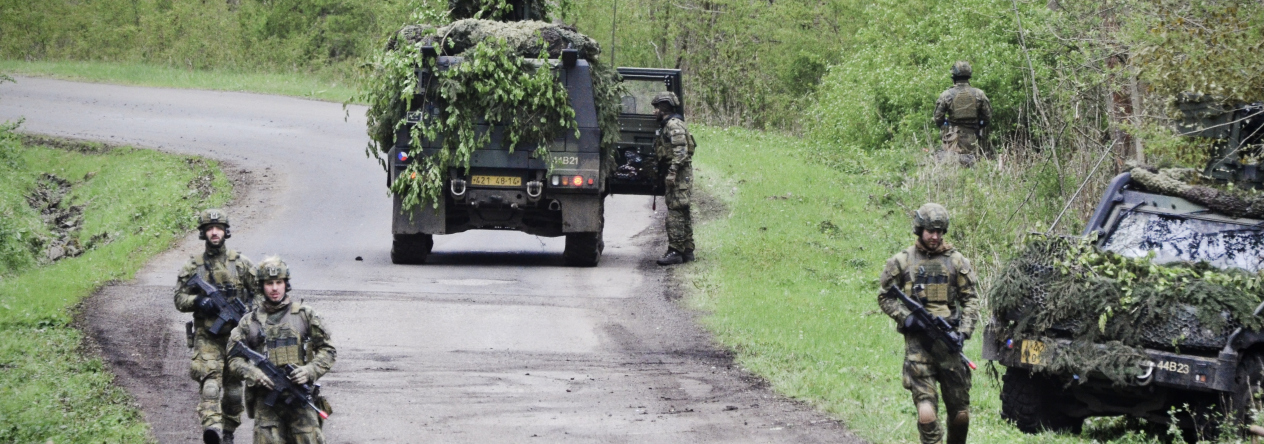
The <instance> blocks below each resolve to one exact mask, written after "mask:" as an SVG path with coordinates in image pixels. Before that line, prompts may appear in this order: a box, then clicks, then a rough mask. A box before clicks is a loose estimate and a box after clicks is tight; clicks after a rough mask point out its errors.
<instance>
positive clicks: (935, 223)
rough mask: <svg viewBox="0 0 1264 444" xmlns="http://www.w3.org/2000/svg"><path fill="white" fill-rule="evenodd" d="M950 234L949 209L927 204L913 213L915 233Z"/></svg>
mask: <svg viewBox="0 0 1264 444" xmlns="http://www.w3.org/2000/svg"><path fill="white" fill-rule="evenodd" d="M926 229H930V230H933V231H940V232H944V233H947V232H948V209H947V208H944V206H943V205H940V204H937V203H927V204H925V205H922V206H921V207H920V208H918V209H917V211H914V212H913V233H914V234H917V235H918V236H921V235H922V230H926Z"/></svg>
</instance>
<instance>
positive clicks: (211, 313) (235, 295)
mask: <svg viewBox="0 0 1264 444" xmlns="http://www.w3.org/2000/svg"><path fill="white" fill-rule="evenodd" d="M198 232H199V235H198V237H199V238H201V239H202V240H204V241H206V249H205V251H203V253H202V254H201V255H197V256H193V257H191V258H189V262H188V263H187V264H185V266H184V268H182V269H180V275H179V277H178V278H177V280H176V281H177V285H176V291H175V304H176V309H177V310H180V311H182V312H185V313H189V312H192V313H193V322H190V323H188V324H186V325H185V328H186V332H187V334H188V335H189V346H190V347H192V348H193V362H192V363H191V364H190V365H189V376H190V377H192V378H193V380H194V381H197V383H198V387H199V390H198V395H199V397H200V400H199V401H198V406H197V413H198V418H199V419H200V420H201V422H202V440H203V442H206V443H211V444H218V443H220V442H224V443H229V444H231V443H232V442H233V432H234V431H236V430H237V426H239V425H241V411H242V408H243V405H242V383H241V379H238V378H237V377H235V376H234V375H231V374H227V373H225V372H224V369H225V366H226V365H227V363H228V355H227V344H228V333H229V331H231V330H232V328H233V327H234V326H235V322H236V320H235V319H232V315H231V313H229V311H234V310H232V308H245V309H247V310H248V309H249V308H250V307H252V306H253V305H254V299H255V295H254V289H255V277H254V265H253V264H251V263H250V259H247V258H246V257H245V256H243V255H241V254H240V253H238V252H236V251H234V250H229V249H228V248H227V247H225V246H224V242H225V241H226V240H228V238H229V237H232V233H231V232H230V231H229V225H228V214H227V213H225V212H224V211H223V210H219V209H215V208H210V209H206V210H204V211H202V212H201V213H200V214H199V215H198ZM198 284H201V285H198ZM241 311H244V310H236V312H237V314H238V316H240V312H241Z"/></svg>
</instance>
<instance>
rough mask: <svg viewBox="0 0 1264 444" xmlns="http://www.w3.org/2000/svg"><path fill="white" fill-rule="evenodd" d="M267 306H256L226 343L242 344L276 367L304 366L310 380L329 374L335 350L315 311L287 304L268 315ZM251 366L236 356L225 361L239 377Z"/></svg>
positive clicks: (335, 356)
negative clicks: (309, 375) (264, 357)
mask: <svg viewBox="0 0 1264 444" xmlns="http://www.w3.org/2000/svg"><path fill="white" fill-rule="evenodd" d="M267 305H268V304H267V303H263V304H259V307H258V308H255V310H254V311H253V312H251V314H250V316H249V317H248V318H247V319H246V320H243V321H242V322H241V323H240V324H238V325H237V328H234V329H233V332H232V335H231V336H229V338H228V343H229V344H236V343H238V342H242V343H244V344H245V345H246V346H248V347H250V348H251V349H252V350H254V351H257V352H259V353H261V354H263V355H265V356H267V357H268V361H271V362H272V363H273V364H275V365H276V366H278V367H281V366H285V365H287V364H294V365H297V366H304V367H307V369H308V370H309V371H310V374H311V375H312V376H311V377H312V380H313V381H315V380H316V379H319V378H320V377H321V376H324V375H325V373H328V372H329V369H330V368H331V367H333V365H334V360H335V359H336V358H337V350H335V349H334V346H333V344H331V343H330V342H329V340H330V337H329V330H326V329H325V324H324V322H323V321H321V318H320V315H318V314H316V310H315V309H313V308H312V307H311V306H308V305H305V304H303V303H301V302H299V303H295V302H287V303H285V305H282V306H279V307H276V308H273V309H271V310H272V312H271V313H269V307H268V306H267ZM251 365H252V364H250V362H249V361H247V360H246V359H244V358H242V357H239V356H234V357H233V358H231V359H229V360H228V368H229V370H230V371H232V372H233V373H236V374H237V375H240V376H242V377H245V375H246V372H245V370H246V368H247V367H250V366H251Z"/></svg>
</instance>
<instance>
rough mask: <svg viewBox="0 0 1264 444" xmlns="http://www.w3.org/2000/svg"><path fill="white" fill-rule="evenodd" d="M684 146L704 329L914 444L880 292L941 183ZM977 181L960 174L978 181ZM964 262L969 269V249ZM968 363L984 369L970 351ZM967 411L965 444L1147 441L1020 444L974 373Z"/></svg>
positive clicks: (849, 415) (808, 154)
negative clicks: (694, 194)
mask: <svg viewBox="0 0 1264 444" xmlns="http://www.w3.org/2000/svg"><path fill="white" fill-rule="evenodd" d="M695 136H696V137H697V139H698V144H699V148H698V151H697V155H696V157H695V169H694V171H695V174H696V175H697V180H698V183H699V184H700V186H701V189H702V190H703V191H704V194H705V195H706V196H707V197H706V198H702V199H701V203H700V204H699V205H698V209H699V211H700V212H701V213H702V214H703V215H704V217H703V219H704V220H705V221H703V222H701V223H698V224H696V227H697V228H696V229H697V231H696V236H697V245H698V248H699V261H698V262H696V263H695V264H693V265H690V266H687V267H685V268H683V269H682V272H683V273H682V274H683V276H684V278H685V284H686V288H687V289H688V290H689V291H690V292H691V293H692V295H691V296H690V297H689V298H688V301H689V302H690V304H691V305H692V306H693V307H695V308H698V309H700V310H702V311H704V312H706V313H708V315H707V316H706V317H705V318H704V323H705V325H706V326H707V327H708V328H709V329H711V330H712V331H713V332H714V333H715V335H716V337H717V338H718V340H719V341H720V342H721V343H723V344H724V345H725V346H726V347H729V348H731V349H733V350H735V351H736V352H737V353H738V361H739V363H740V364H741V365H742V366H743V367H745V368H747V369H749V370H751V371H753V372H754V373H756V374H758V375H760V376H762V377H763V378H765V379H767V380H768V381H769V382H770V383H771V384H772V386H773V387H774V388H775V389H776V390H777V391H779V392H781V393H784V394H786V395H789V396H791V397H794V398H798V399H802V400H805V401H808V402H810V403H812V404H813V405H816V406H817V407H819V408H821V409H823V410H825V411H827V412H829V413H830V414H832V415H836V416H837V417H839V418H841V419H842V420H843V421H844V423H845V424H846V425H847V426H848V427H850V428H852V429H853V430H855V431H856V432H857V433H859V434H860V435H861V436H863V437H865V438H866V439H869V440H872V441H874V442H882V443H887V442H916V440H917V431H916V426H915V418H914V409H913V403H912V400H911V398H910V396H909V393H908V392H907V391H906V390H905V389H904V388H903V387H902V386H901V383H900V368H901V364H902V362H903V347H904V346H903V339H902V338H901V337H900V336H899V335H898V334H896V332H895V329H894V323H893V322H892V321H891V320H890V319H889V318H888V317H887V316H886V315H885V314H883V313H882V312H881V311H880V309H879V308H878V304H877V278H878V274H879V273H880V272H881V270H882V266H883V264H884V263H885V261H886V259H887V258H888V257H890V256H891V255H893V254H894V253H895V252H897V251H899V250H901V249H903V248H906V247H907V246H909V245H911V244H912V242H913V240H914V237H913V235H912V234H911V227H910V222H909V220H908V218H907V217H906V216H905V215H906V214H907V212H906V210H905V208H907V207H909V206H910V205H912V207H913V208H916V205H917V204H914V203H913V202H917V201H918V200H919V199H922V198H924V196H925V195H926V194H935V190H927V189H923V187H924V184H925V183H931V182H934V183H941V182H944V181H938V182H936V181H932V180H927V179H922V180H920V181H919V180H917V179H915V176H917V175H918V174H924V170H925V169H924V168H919V167H918V166H917V165H916V164H915V163H913V162H911V161H910V160H909V159H918V158H921V157H922V156H923V155H922V154H921V152H920V151H918V152H917V153H916V154H917V155H914V154H912V153H908V152H893V151H887V152H881V153H877V154H866V153H861V152H854V153H844V154H842V155H837V156H831V158H832V159H843V160H840V161H836V162H835V164H834V165H833V167H830V166H826V162H821V161H820V160H823V159H822V158H821V156H819V155H817V154H815V153H817V152H819V150H818V147H814V146H811V145H808V144H806V143H804V142H801V141H800V140H798V139H794V138H791V137H786V136H780V135H777V134H772V133H760V132H753V131H746V130H739V129H716V128H710V127H699V128H696V133H695ZM830 149H833V150H837V148H830ZM824 160H827V161H828V159H824ZM985 162H990V161H985ZM986 168H990V166H989V165H987V164H986V163H985V164H981V165H978V166H976V167H975V170H972V171H970V172H959V173H957V174H958V176H960V177H974V176H982V175H986V174H987V173H986V171H987V170H986ZM905 177H910V178H909V179H904V178H905ZM971 181H972V182H973V180H971ZM981 183H982V182H979V183H974V184H973V185H974V186H976V187H977V186H980V184H981ZM1006 183H1009V185H1008V189H1005V187H1006V186H1005V185H1004V184H1001V183H1000V182H997V183H995V184H992V185H989V187H988V188H987V189H984V190H982V191H980V192H981V193H987V192H992V193H995V194H996V195H995V196H994V197H995V198H996V199H997V202H1001V203H1005V205H996V207H995V208H993V210H994V211H997V210H1000V209H1001V208H1004V207H1012V205H1016V204H1017V201H1021V200H1022V199H1023V195H1025V193H1026V192H1027V188H1026V187H1015V186H1013V183H1014V182H1013V181H1010V182H1006ZM1015 196H1017V197H1015ZM918 203H920V202H918ZM952 208H953V207H951V206H950V207H949V210H950V211H951V210H952ZM975 211H978V210H975ZM983 217H985V218H986V217H987V216H986V215H984V216H983ZM1020 221H1021V219H1020ZM954 223H957V221H954ZM1033 223H1037V224H1038V222H1033ZM1020 225H1021V224H1020ZM966 226H969V224H966ZM1016 230H1017V229H1015V228H1012V227H1011V231H1016ZM1007 233H1008V232H1007ZM994 236H1000V234H996V235H994ZM947 239H948V241H949V242H952V241H954V234H953V232H951V231H950V233H949V235H948V238H947ZM976 244H978V245H984V243H982V242H976ZM980 248H982V247H980ZM963 250H964V251H963V252H964V254H965V255H966V256H967V257H971V258H975V259H976V260H977V259H978V258H976V257H975V255H976V254H978V253H979V251H978V250H979V248H963ZM967 353H968V354H969V355H970V356H971V358H972V359H974V360H976V361H979V362H981V361H980V359H979V354H980V350H979V340H977V339H976V340H973V341H970V342H969V343H968V349H967ZM998 370H1000V371H1002V372H1003V371H1004V369H1003V368H1001V367H999V366H998ZM971 398H972V406H973V414H972V418H973V420H972V424H971V430H970V441H971V442H978V443H1012V442H1060V443H1075V442H1089V441H1092V440H1097V441H1109V442H1150V441H1154V440H1156V439H1157V437H1155V436H1153V435H1147V434H1146V433H1144V432H1142V431H1141V430H1140V429H1138V428H1136V427H1131V428H1130V427H1127V426H1126V424H1125V421H1122V420H1117V419H1110V418H1106V419H1100V420H1094V421H1091V422H1090V423H1089V424H1088V425H1087V426H1086V431H1085V434H1084V435H1083V436H1069V435H1053V434H1042V435H1027V434H1024V433H1021V432H1019V431H1018V430H1017V429H1015V428H1014V427H1012V426H1010V425H1008V424H1007V423H1005V422H1003V421H1002V420H1001V419H1000V398H999V387H998V385H997V384H994V383H993V382H992V380H991V378H989V377H988V376H987V374H986V372H985V371H983V370H982V369H981V370H980V371H978V372H976V373H975V375H974V388H973V390H972V392H971ZM941 411H942V407H941Z"/></svg>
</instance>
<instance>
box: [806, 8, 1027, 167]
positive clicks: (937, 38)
mask: <svg viewBox="0 0 1264 444" xmlns="http://www.w3.org/2000/svg"><path fill="white" fill-rule="evenodd" d="M1020 6H1021V8H1022V9H1020V10H1019V12H1020V13H1021V14H1023V15H1026V16H1027V18H1028V19H1029V20H1030V19H1031V18H1033V17H1040V16H1041V15H1042V14H1045V12H1044V11H1040V10H1039V8H1038V7H1036V6H1034V5H1032V4H1028V3H1024V4H1021V5H1020ZM1012 8H1013V7H1012V6H1011V2H1010V1H1005V0H971V1H966V2H958V3H955V4H953V5H952V6H951V7H945V5H944V4H943V3H942V2H934V1H911V2H909V1H895V0H884V1H879V2H873V3H870V4H869V5H868V7H866V8H865V9H864V10H863V12H862V15H863V16H864V17H865V18H866V21H867V22H868V23H870V25H869V26H865V27H863V28H861V29H860V30H859V31H857V32H856V34H855V36H854V39H855V41H854V42H853V44H852V48H853V50H852V51H850V52H848V53H846V54H844V56H843V58H842V60H840V61H839V63H838V64H836V65H833V66H830V67H829V70H828V73H827V74H826V75H825V77H824V79H823V80H822V82H821V90H820V93H819V101H818V103H817V104H816V106H815V108H813V109H812V110H811V111H810V113H809V115H810V116H811V118H810V119H809V121H810V122H813V124H812V125H811V130H812V133H813V135H814V136H816V137H817V138H818V139H821V140H823V141H828V142H830V143H832V144H835V145H839V146H843V147H855V148H863V149H879V148H900V147H904V146H907V145H909V144H913V145H914V146H918V145H920V146H922V147H927V146H935V147H937V146H938V137H939V134H938V130H937V129H936V128H935V127H934V124H933V123H932V122H931V111H932V110H933V109H934V104H935V99H936V98H937V97H938V96H939V93H940V92H941V91H943V90H945V89H947V88H948V87H950V86H952V79H951V76H950V75H949V72H948V70H949V68H950V67H951V66H952V64H953V62H955V61H957V60H966V61H969V62H970V63H971V64H972V65H973V68H974V77H973V79H971V84H973V85H974V86H976V87H978V88H981V89H983V90H984V91H985V92H986V93H987V95H988V98H989V99H990V100H991V102H992V109H993V110H994V116H993V121H992V123H991V126H992V128H993V132H994V133H996V132H1008V131H1012V130H1013V128H1014V127H1015V126H1016V125H1018V124H1019V123H1020V117H1021V116H1020V115H1019V112H1020V110H1021V109H1022V105H1023V103H1024V102H1026V101H1027V100H1028V99H1029V98H1028V94H1029V93H1030V82H1029V81H1028V78H1029V76H1030V74H1029V72H1028V66H1027V63H1026V60H1025V58H1024V50H1023V48H1022V47H1021V46H1020V42H1019V39H1018V35H1017V32H1016V31H1015V23H1014V14H1015V12H1014V11H1013V9H1012ZM1039 68H1040V71H1038V73H1037V76H1038V77H1039V78H1044V77H1045V76H1046V75H1047V74H1048V67H1046V66H1043V65H1041V66H1039Z"/></svg>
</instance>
